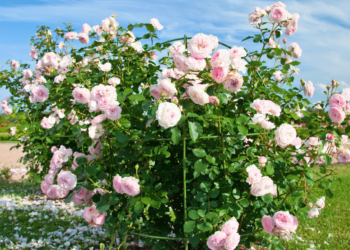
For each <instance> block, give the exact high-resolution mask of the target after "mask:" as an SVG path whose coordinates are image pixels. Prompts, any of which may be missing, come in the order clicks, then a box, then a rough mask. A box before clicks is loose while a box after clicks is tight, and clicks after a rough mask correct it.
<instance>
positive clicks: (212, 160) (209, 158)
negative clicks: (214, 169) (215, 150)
mask: <svg viewBox="0 0 350 250" xmlns="http://www.w3.org/2000/svg"><path fill="white" fill-rule="evenodd" d="M205 159H206V160H207V161H208V162H209V163H212V164H215V157H213V156H210V155H207V157H205Z"/></svg>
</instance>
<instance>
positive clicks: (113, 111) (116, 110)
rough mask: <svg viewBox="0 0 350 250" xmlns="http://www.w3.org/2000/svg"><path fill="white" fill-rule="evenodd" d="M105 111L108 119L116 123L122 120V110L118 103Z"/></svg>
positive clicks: (110, 105) (109, 105) (112, 104)
mask: <svg viewBox="0 0 350 250" xmlns="http://www.w3.org/2000/svg"><path fill="white" fill-rule="evenodd" d="M104 111H105V114H106V116H107V118H108V119H110V120H112V121H115V120H118V119H120V117H121V113H122V108H121V107H119V106H118V105H117V104H116V103H114V102H112V103H110V104H108V105H107V106H106V108H105V110H104Z"/></svg>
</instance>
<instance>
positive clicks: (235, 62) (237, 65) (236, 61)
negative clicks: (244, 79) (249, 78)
mask: <svg viewBox="0 0 350 250" xmlns="http://www.w3.org/2000/svg"><path fill="white" fill-rule="evenodd" d="M231 61H232V68H233V69H236V70H238V71H241V72H243V73H245V72H246V71H247V68H246V65H247V62H246V61H245V60H243V59H242V58H233V59H232V60H231Z"/></svg>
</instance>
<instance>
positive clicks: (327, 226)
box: [284, 165, 350, 250]
mask: <svg viewBox="0 0 350 250" xmlns="http://www.w3.org/2000/svg"><path fill="white" fill-rule="evenodd" d="M315 171H319V170H318V169H315ZM336 176H337V177H338V178H341V181H334V182H333V184H332V186H331V190H332V192H333V194H334V197H333V198H328V197H326V207H325V208H324V209H322V210H321V211H320V215H319V216H318V217H314V218H312V219H309V218H307V212H308V209H305V211H304V213H303V216H298V219H299V227H298V229H297V231H296V235H297V236H298V237H301V238H302V240H303V241H304V242H302V241H300V240H297V241H293V240H292V241H289V242H286V243H285V244H284V245H285V246H286V248H287V249H297V250H304V249H322V250H326V249H328V250H331V249H337V250H339V249H350V247H349V246H350V230H349V229H350V216H349V215H350V195H349V187H350V165H339V166H337V175H336ZM329 179H331V180H333V177H330V178H329ZM311 191H312V193H313V194H314V195H315V196H316V197H318V198H320V197H322V196H325V195H324V190H323V189H321V188H319V187H318V186H317V185H314V186H313V187H312V188H311ZM312 247H314V248H312Z"/></svg>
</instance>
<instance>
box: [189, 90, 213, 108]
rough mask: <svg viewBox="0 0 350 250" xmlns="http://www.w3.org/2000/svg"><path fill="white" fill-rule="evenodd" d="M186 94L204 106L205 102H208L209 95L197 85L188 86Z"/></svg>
mask: <svg viewBox="0 0 350 250" xmlns="http://www.w3.org/2000/svg"><path fill="white" fill-rule="evenodd" d="M187 94H188V95H189V96H190V98H191V100H192V101H193V102H194V103H196V104H199V105H201V106H204V105H205V104H207V103H209V95H208V94H207V93H206V92H204V91H203V90H202V89H201V88H199V87H198V86H191V87H189V88H188V90H187Z"/></svg>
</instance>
